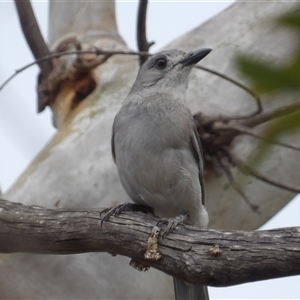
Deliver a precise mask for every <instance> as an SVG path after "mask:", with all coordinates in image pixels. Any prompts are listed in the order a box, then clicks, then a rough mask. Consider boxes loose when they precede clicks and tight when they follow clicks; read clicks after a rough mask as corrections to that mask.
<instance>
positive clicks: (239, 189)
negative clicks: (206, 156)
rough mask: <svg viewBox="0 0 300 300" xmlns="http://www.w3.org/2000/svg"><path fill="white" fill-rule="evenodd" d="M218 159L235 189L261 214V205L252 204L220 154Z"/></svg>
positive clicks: (251, 207)
mask: <svg viewBox="0 0 300 300" xmlns="http://www.w3.org/2000/svg"><path fill="white" fill-rule="evenodd" d="M216 158H217V161H218V163H219V165H220V167H221V168H222V170H223V171H224V174H225V175H226V177H227V178H228V181H229V184H231V185H232V187H233V188H234V190H235V191H236V192H237V193H238V194H240V195H241V196H242V198H243V199H244V201H245V202H246V204H247V205H248V206H249V207H250V209H251V210H252V211H253V212H255V213H258V214H260V211H259V206H258V205H255V204H252V203H251V201H250V200H249V198H248V197H247V196H246V194H245V193H244V192H243V191H242V189H241V187H240V186H239V185H238V184H237V182H236V181H235V180H234V178H233V176H232V173H231V171H230V169H229V168H228V167H227V166H225V165H224V163H223V161H222V159H221V158H220V157H219V155H216Z"/></svg>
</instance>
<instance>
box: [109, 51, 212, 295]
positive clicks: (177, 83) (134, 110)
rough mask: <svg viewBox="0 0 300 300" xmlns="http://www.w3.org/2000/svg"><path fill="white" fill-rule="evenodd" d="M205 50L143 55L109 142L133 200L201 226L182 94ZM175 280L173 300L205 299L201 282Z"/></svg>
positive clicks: (193, 137) (198, 177) (196, 161)
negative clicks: (198, 283)
mask: <svg viewBox="0 0 300 300" xmlns="http://www.w3.org/2000/svg"><path fill="white" fill-rule="evenodd" d="M209 52H210V49H203V50H200V51H197V52H193V53H188V54H187V53H185V52H183V51H180V50H169V51H164V52H161V53H159V54H156V55H154V56H152V57H151V58H150V59H148V60H147V61H146V62H145V63H144V65H143V66H142V67H141V68H140V70H139V73H138V76H137V78H136V81H135V83H134V85H133V87H132V89H131V91H130V92H129V94H128V96H127V98H126V99H125V101H124V102H123V104H122V107H121V109H120V110H119V112H118V113H117V115H116V117H115V120H114V124H113V134H112V141H111V147H112V156H113V159H114V161H115V163H116V165H117V168H118V172H119V176H120V180H121V182H122V185H123V187H124V189H125V191H126V192H127V194H128V195H129V197H130V198H131V199H132V200H133V202H135V203H137V204H141V205H146V206H149V207H151V208H152V209H153V211H154V213H155V214H156V215H157V216H159V217H161V218H174V217H177V216H179V215H183V214H188V216H189V218H188V219H187V220H186V221H185V223H187V224H190V225H193V226H196V227H200V228H205V227H207V225H208V215H207V212H206V210H205V207H204V204H205V194H204V176H203V158H202V150H201V144H200V140H199V136H198V133H197V130H196V126H195V123H194V120H193V117H192V114H191V112H190V110H189V108H188V107H187V105H186V103H185V98H186V89H187V85H188V77H189V73H190V71H191V69H192V67H193V65H194V64H195V63H197V62H198V61H199V60H200V59H201V58H203V57H205V56H206V55H207V54H208V53H209ZM174 283H175V295H176V299H190V300H191V299H208V298H203V295H208V294H207V289H206V288H204V287H201V286H195V285H192V284H189V283H185V282H184V281H181V280H178V279H174ZM205 291H206V292H205ZM186 297H187V298H186ZM199 297H200V298H199Z"/></svg>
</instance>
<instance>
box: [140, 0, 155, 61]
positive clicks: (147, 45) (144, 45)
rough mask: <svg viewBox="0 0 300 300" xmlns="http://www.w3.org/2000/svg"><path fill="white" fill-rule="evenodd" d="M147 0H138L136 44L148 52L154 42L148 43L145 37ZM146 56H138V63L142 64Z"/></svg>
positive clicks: (141, 49)
mask: <svg viewBox="0 0 300 300" xmlns="http://www.w3.org/2000/svg"><path fill="white" fill-rule="evenodd" d="M147 6H148V0H140V3H139V9H138V19H137V44H138V49H139V51H145V52H148V51H149V48H150V47H151V46H152V45H153V44H154V42H151V43H148V41H147V37H146V17H147ZM147 59H148V56H146V55H145V56H140V65H142V64H143V63H144V62H145V61H146V60H147Z"/></svg>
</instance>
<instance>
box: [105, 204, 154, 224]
mask: <svg viewBox="0 0 300 300" xmlns="http://www.w3.org/2000/svg"><path fill="white" fill-rule="evenodd" d="M123 211H142V212H145V213H148V212H152V213H153V211H152V208H150V207H148V206H144V205H139V204H135V203H130V202H125V203H122V204H119V205H117V206H113V207H108V208H105V209H103V210H102V211H101V212H100V217H101V216H102V215H103V214H104V216H103V217H102V218H101V226H102V224H103V222H106V221H108V219H109V218H110V217H111V216H114V217H117V216H119V215H120V214H121V213H122V212H123Z"/></svg>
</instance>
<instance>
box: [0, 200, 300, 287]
mask: <svg viewBox="0 0 300 300" xmlns="http://www.w3.org/2000/svg"><path fill="white" fill-rule="evenodd" d="M100 221H101V219H100V210H90V211H86V210H80V211H78V210H76V211H75V210H67V209H55V210H54V209H45V208H43V207H37V206H25V205H22V204H20V203H14V202H9V201H5V200H0V252H2V253H12V252H30V253H41V254H72V253H85V252H109V253H112V254H118V255H124V256H127V257H131V258H134V259H135V261H140V262H141V263H143V264H144V265H149V266H152V267H154V268H157V269H159V270H161V271H163V272H165V273H167V274H169V275H172V276H177V277H179V278H183V279H185V280H187V281H189V282H192V283H197V284H205V285H211V286H229V285H235V284H240V283H245V282H252V281H257V280H264V279H271V278H278V277H284V276H291V275H297V274H300V228H284V229H276V230H269V231H251V232H246V231H216V230H199V229H196V228H193V227H191V226H183V225H178V227H177V229H176V230H175V231H174V233H171V234H169V235H168V236H167V237H165V239H164V240H162V239H161V237H160V236H159V237H158V240H157V241H156V242H157V247H158V248H157V251H159V253H161V255H162V256H161V258H160V259H158V260H148V259H146V258H145V257H144V254H145V252H146V251H147V249H148V248H149V246H148V239H149V237H150V235H151V234H152V229H153V227H154V226H155V224H156V223H157V219H155V218H154V217H151V216H150V215H146V214H144V213H140V212H134V213H133V212H126V213H122V214H121V215H120V216H119V217H117V218H114V217H111V218H110V219H109V221H107V222H105V223H104V224H103V226H102V227H101V225H100ZM156 242H155V243H156ZM155 247H156V246H155ZM216 250H217V251H216Z"/></svg>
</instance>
